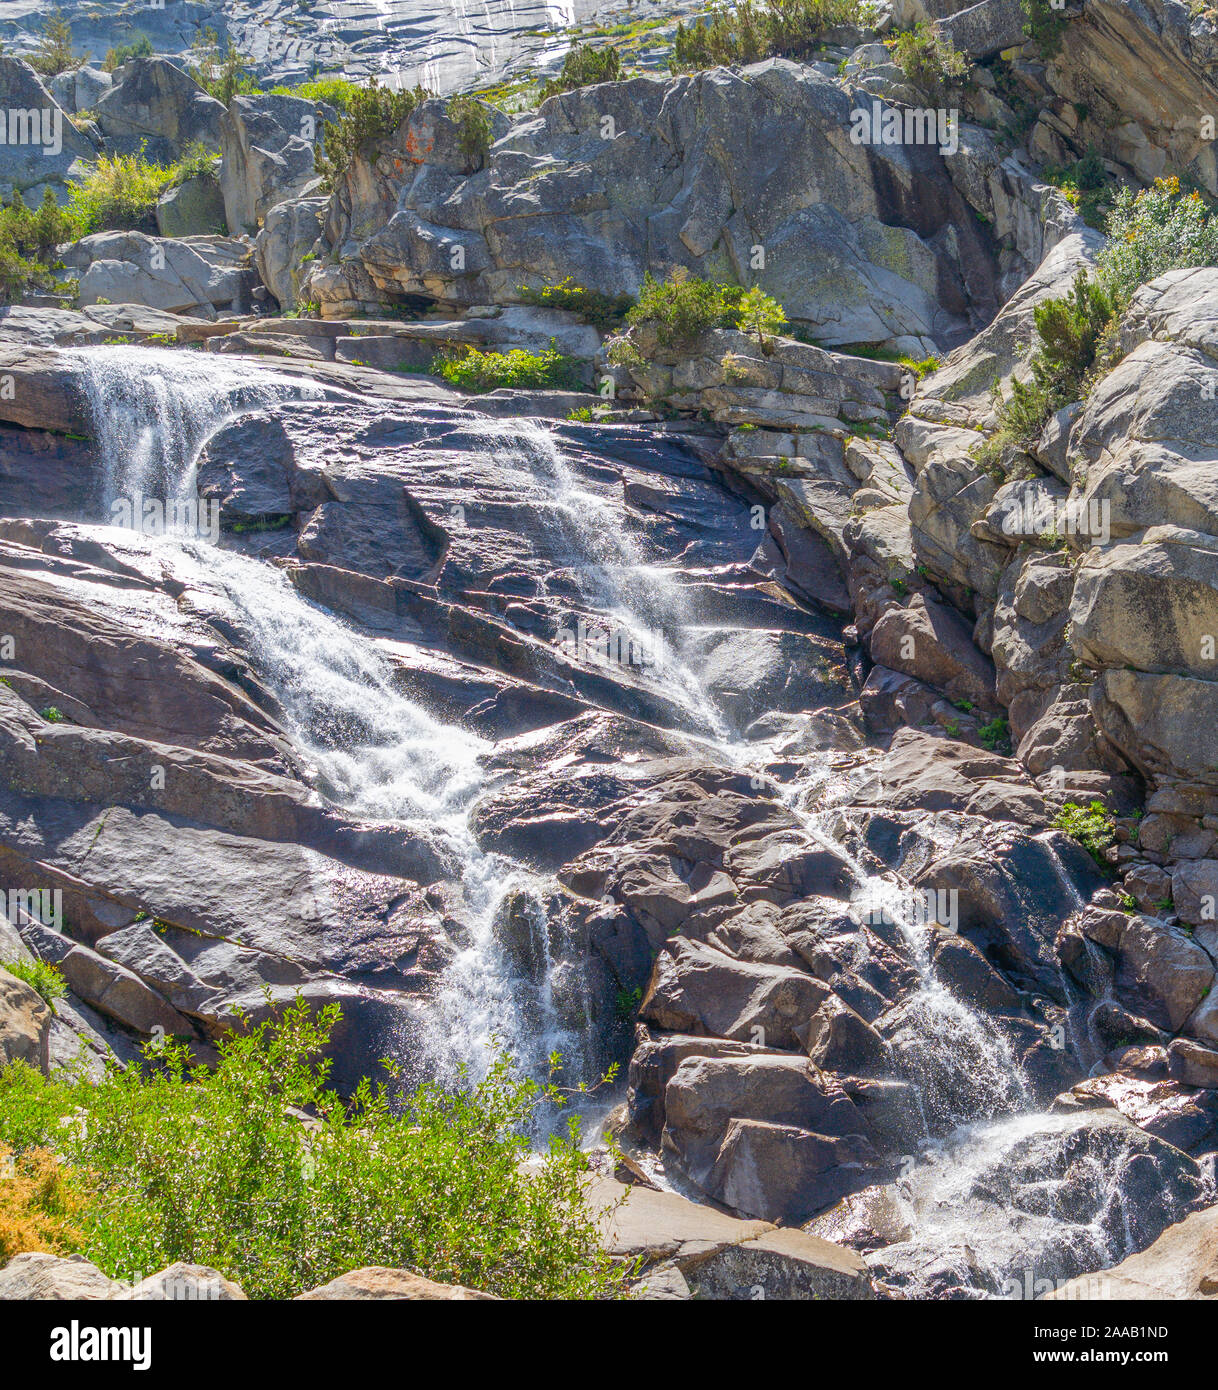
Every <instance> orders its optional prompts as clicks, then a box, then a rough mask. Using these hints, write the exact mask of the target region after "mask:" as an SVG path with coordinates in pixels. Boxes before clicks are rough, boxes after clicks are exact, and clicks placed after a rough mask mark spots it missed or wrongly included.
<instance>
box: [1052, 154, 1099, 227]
mask: <svg viewBox="0 0 1218 1390" xmlns="http://www.w3.org/2000/svg"><path fill="white" fill-rule="evenodd" d="M1044 175H1045V178H1046V179H1048V181H1049V182H1050V183H1051V184H1054V185H1056V186H1057V187H1058V188H1060V189H1061V191H1062V192H1063V193H1064V194H1065V195H1066V198H1067V200H1068V201H1069V202H1070V204H1071V206H1073V207H1075V208H1077V209H1078V211H1079V212H1080V213H1081V214H1082V217H1083V221H1084V222H1086V223H1087V225H1088V226H1089V227H1096V228H1100V229H1102V228H1103V226H1104V224H1105V221H1106V218H1107V217H1108V216H1109V215H1110V213H1111V209H1112V198H1113V192H1114V183H1113V180H1112V179H1111V178H1110V177H1109V175H1108V171H1107V169H1105V168H1104V161H1103V160H1102V159H1101V158H1100V156H1099V154H1098V152H1097V151H1096V149H1095V147H1094V146H1092V147H1091V148H1090V149H1089V150H1088V151H1087V153H1086V154H1085V155H1084V156H1083V158H1082V159H1077V160H1075V162H1074V163H1073V164H1069V165H1065V166H1060V167H1059V166H1057V165H1047V166H1046V168H1045V171H1044Z"/></svg>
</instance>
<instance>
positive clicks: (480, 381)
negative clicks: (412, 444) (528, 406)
mask: <svg viewBox="0 0 1218 1390" xmlns="http://www.w3.org/2000/svg"><path fill="white" fill-rule="evenodd" d="M431 373H432V375H433V376H440V377H443V378H444V380H445V381H448V382H451V383H452V385H454V386H459V387H460V388H461V389H462V390H463V391H495V390H498V388H499V387H501V386H512V387H515V388H517V389H518V390H533V391H538V390H542V391H544V390H563V389H567V390H571V389H576V388H578V387H579V385H580V380H579V375H578V372H577V371H576V367H575V363H574V361H573V360H572V359H571V358H570V357H565V356H563V354H562V353H561V352H559V351H558V349H557V348H556V347H554V346H553V340H551V346H550V347H548V348H544V349H543V350H542V351H541V352H526V351H525V350H524V349H523V348H512V349H511V350H510V351H509V352H481V351H479V350H478V349H477V348H473V347H468V348H465V349H458V350H454V351H451V352H444V353H440V354H439V355H438V356H437V357H436V358H435V359H434V361H433V362H432V364H431Z"/></svg>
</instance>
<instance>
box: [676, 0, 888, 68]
mask: <svg viewBox="0 0 1218 1390" xmlns="http://www.w3.org/2000/svg"><path fill="white" fill-rule="evenodd" d="M861 10H862V6H861V5H860V3H859V0H740V3H739V4H738V5H736V6H735V8H728V7H727V6H718V7H716V8H714V9H712V10H711V12H710V15H709V17H708V18H707V19H706V20H705V21H702V20H694V21H693V22H692V23H691V24H690V25H689V26H688V28H687V27H686V25H685V24H684V23H679V24H678V25H677V28H676V33H675V34H674V35H673V52H672V58H671V59H670V61H669V66H670V67H671V68H672V70H673V72H696V71H699V70H700V69H702V68H713V67H719V66H722V67H730V66H731V65H733V64H735V65H737V66H743V65H745V64H748V63H758V62H760V61H761V60H762V59H763V58H806V57H807V56H808V55H809V54H811V53H813V52H814V51H815V50H816V49H817V48H818V47H820V46H821V44H822V43H823V41H824V36H825V32H826V30H828V29H832V28H834V27H835V26H837V25H840V24H855V23H857V22H858V20H859V18H860V15H861Z"/></svg>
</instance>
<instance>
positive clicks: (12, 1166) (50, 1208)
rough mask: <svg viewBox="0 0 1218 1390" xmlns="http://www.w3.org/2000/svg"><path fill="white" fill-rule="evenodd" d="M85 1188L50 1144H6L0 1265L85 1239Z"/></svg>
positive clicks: (0, 1176) (0, 1182)
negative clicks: (21, 1149) (17, 1150)
mask: <svg viewBox="0 0 1218 1390" xmlns="http://www.w3.org/2000/svg"><path fill="white" fill-rule="evenodd" d="M83 1203H84V1189H83V1185H82V1184H80V1183H79V1182H78V1181H77V1180H76V1179H75V1178H74V1176H73V1175H71V1174H69V1173H67V1172H65V1171H64V1168H63V1166H62V1165H61V1164H60V1163H59V1162H58V1161H57V1160H56V1158H55V1155H54V1154H52V1153H50V1152H48V1151H47V1150H46V1149H27V1150H26V1151H25V1153H23V1154H20V1155H14V1154H13V1152H12V1151H11V1150H10V1149H8V1148H6V1147H5V1146H4V1145H0V1266H3V1265H6V1264H7V1263H8V1262H9V1260H11V1259H12V1258H13V1256H14V1255H20V1254H21V1253H22V1252H23V1251H26V1250H45V1251H47V1252H48V1253H50V1254H52V1255H66V1254H69V1253H70V1252H71V1251H72V1250H73V1249H75V1248H76V1246H77V1244H78V1243H79V1241H80V1230H79V1228H78V1227H77V1225H76V1221H77V1220H78V1218H79V1215H80V1211H81V1208H82V1206H83Z"/></svg>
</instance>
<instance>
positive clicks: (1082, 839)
mask: <svg viewBox="0 0 1218 1390" xmlns="http://www.w3.org/2000/svg"><path fill="white" fill-rule="evenodd" d="M1053 826H1054V828H1055V829H1057V830H1061V831H1064V832H1065V834H1067V835H1069V836H1070V838H1071V839H1072V840H1074V841H1076V842H1077V843H1078V844H1080V845H1082V847H1083V848H1084V849H1085V850H1086V851H1087V853H1088V854H1089V855H1090V856H1091V857H1092V859H1094V860H1095V862H1096V863H1097V864H1098V865H1099V866H1100V868H1101V869H1107V868H1108V867H1110V866H1109V864H1108V861H1107V860H1106V859H1105V858H1104V851H1105V850H1106V849H1108V848H1109V847H1110V846H1111V845H1112V844H1113V842H1114V841H1115V839H1116V827H1115V825H1114V824H1113V820H1112V817H1111V816H1110V815H1109V814H1108V808H1107V807H1106V806H1105V805H1104V803H1103V802H1102V801H1093V802H1092V803H1091V804H1090V805H1089V806H1080V805H1079V804H1078V803H1077V802H1075V801H1067V802H1066V804H1065V805H1064V806H1063V807H1062V808H1061V810H1060V811H1059V812H1058V813H1057V815H1056V816H1055V817H1054V820H1053Z"/></svg>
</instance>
